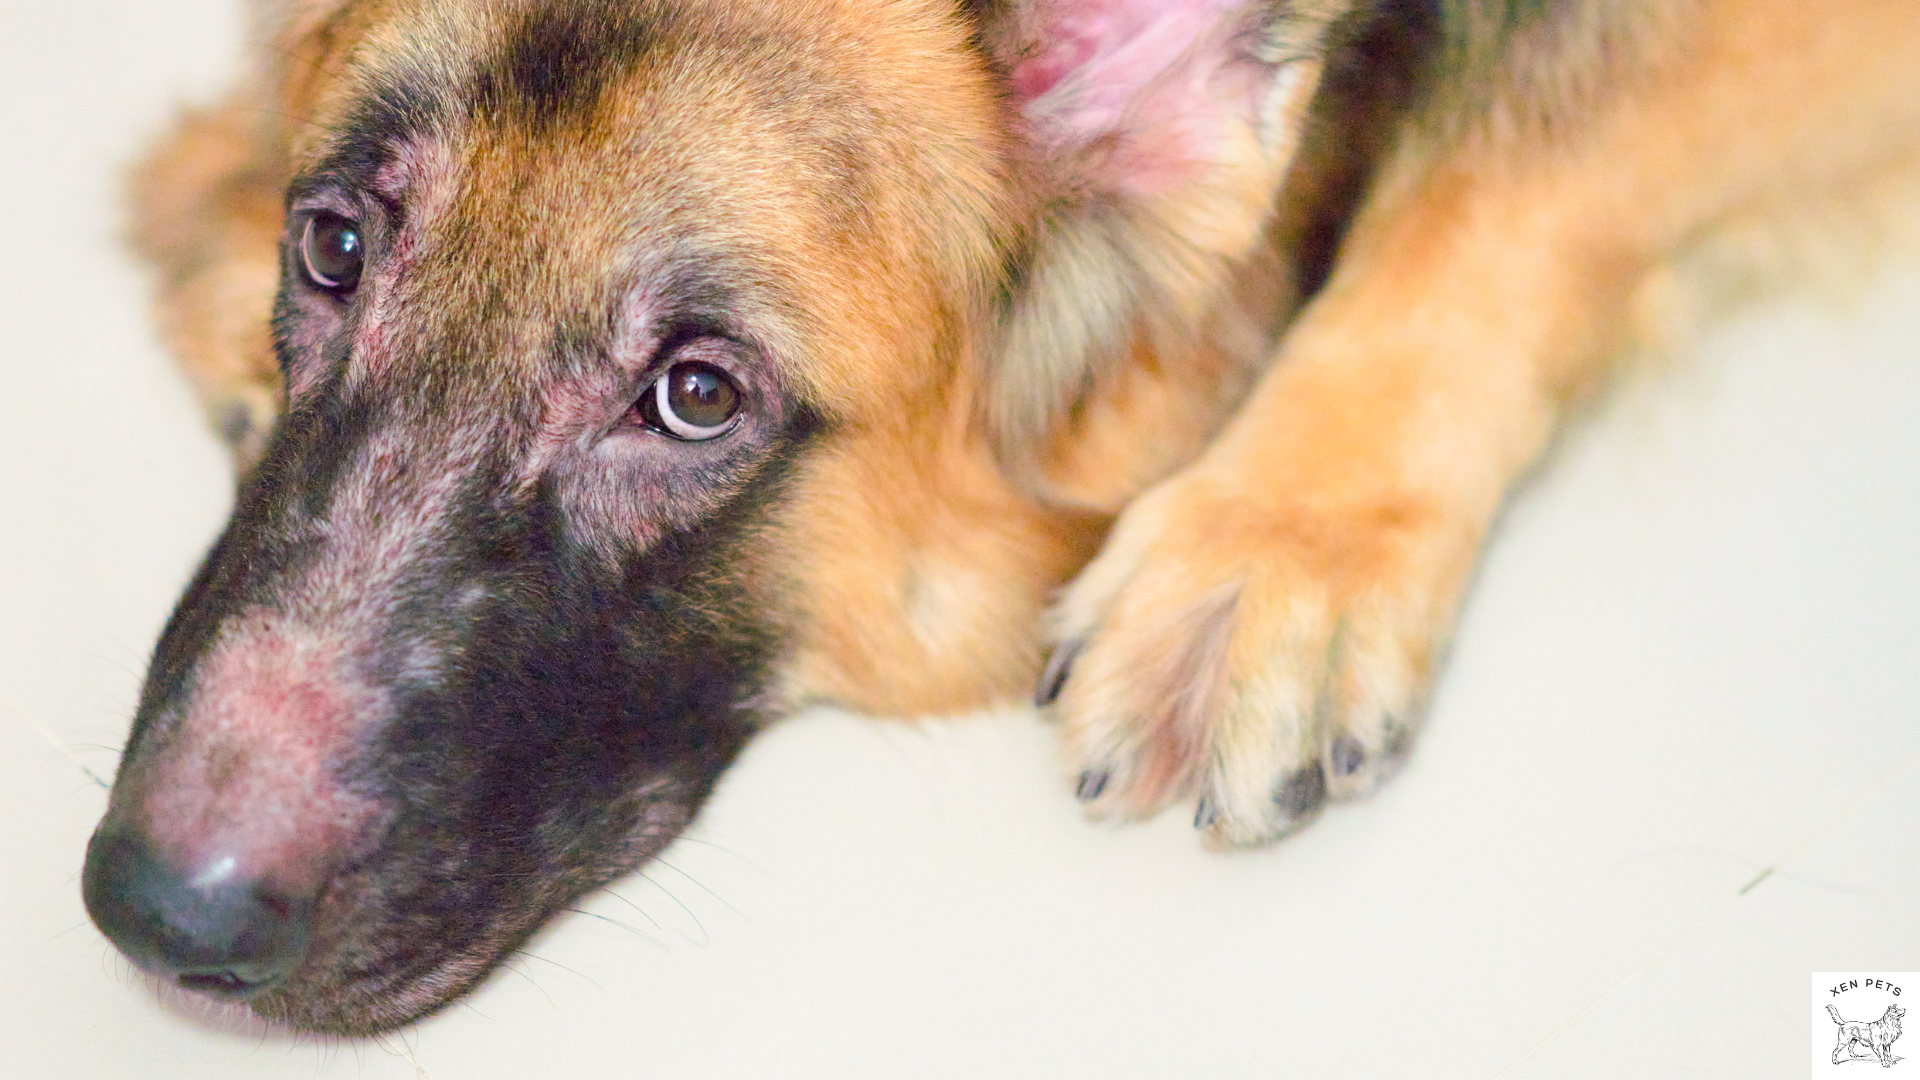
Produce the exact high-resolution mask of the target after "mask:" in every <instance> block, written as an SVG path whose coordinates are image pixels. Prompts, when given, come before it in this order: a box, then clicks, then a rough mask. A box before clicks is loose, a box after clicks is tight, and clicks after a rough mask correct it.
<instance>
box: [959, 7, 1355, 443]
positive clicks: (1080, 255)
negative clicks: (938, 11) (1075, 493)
mask: <svg viewBox="0 0 1920 1080" xmlns="http://www.w3.org/2000/svg"><path fill="white" fill-rule="evenodd" d="M977 6H978V9H979V10H980V12H981V16H980V17H981V19H982V25H983V39H984V41H985V43H986V46H987V49H988V52H989V53H990V54H991V55H993V56H994V58H995V59H996V60H997V62H998V63H999V65H1000V66H1001V68H1002V70H1003V72H1004V74H1005V78H1006V80H1007V85H1008V87H1009V91H1010V94H1011V98H1012V104H1013V106H1014V108H1015V110H1016V111H1017V116H1016V121H1015V122H1016V124H1017V125H1018V126H1019V127H1020V129H1021V131H1022V133H1023V135H1024V137H1025V138H1024V146H1025V149H1026V151H1027V152H1028V153H1029V155H1030V158H1029V161H1028V162H1027V165H1028V166H1029V173H1030V175H1031V176H1032V178H1033V179H1032V184H1031V186H1032V188H1033V193H1034V194H1035V196H1036V202H1035V206H1034V209H1033V212H1032V215H1031V216H1032V220H1031V225H1030V229H1029V231H1028V233H1027V234H1026V236H1025V237H1024V242H1023V243H1022V245H1021V246H1020V248H1019V249H1018V250H1017V251H1016V252H1015V255H1014V265H1013V266H1012V268H1011V271H1010V286H1009V288H1008V290H1007V292H1006V295H1005V297H1004V300H1003V302H1002V308H1001V310H1000V311H999V312H998V315H999V322H998V327H997V330H998V335H999V337H998V340H997V341H994V342H992V343H991V344H990V346H989V354H990V356H991V358H992V359H991V361H990V362H991V364H992V369H991V378H992V380H993V389H992V392H991V394H990V395H989V398H988V406H987V407H988V409H989V410H990V414H991V415H990V416H989V417H988V420H989V422H990V424H991V427H992V429H993V433H994V436H995V439H996V441H997V442H998V444H999V447H1000V450H1001V453H1002V457H1003V459H1004V460H1008V461H1009V462H1014V461H1018V460H1020V459H1022V458H1023V457H1026V456H1029V455H1030V453H1031V452H1032V449H1033V447H1034V445H1035V443H1036V442H1037V441H1038V440H1040V439H1042V438H1043V437H1045V436H1046V434H1047V433H1048V432H1049V431H1050V430H1051V429H1052V428H1053V427H1054V425H1055V423H1056V422H1057V421H1059V420H1060V419H1061V418H1062V417H1064V416H1065V415H1067V414H1068V413H1069V412H1070V411H1071V410H1072V409H1073V408H1074V407H1075V406H1076V405H1077V404H1078V403H1079V402H1080V401H1081V400H1082V399H1084V398H1085V396H1086V395H1088V394H1089V393H1090V392H1091V391H1092V390H1094V389H1095V388H1096V387H1097V386H1098V384H1099V383H1100V381H1101V378H1102V376H1103V375H1104V374H1106V373H1107V372H1109V371H1111V370H1112V369H1113V367H1114V366H1115V365H1116V364H1118V363H1119V362H1120V360H1121V358H1122V357H1123V356H1124V355H1125V354H1126V352H1127V350H1128V349H1129V346H1130V345H1131V343H1132V342H1134V340H1135V339H1136V338H1137V337H1138V336H1139V335H1142V334H1146V335H1150V336H1154V337H1163V338H1165V339H1167V340H1177V339H1179V338H1182V337H1190V336H1192V332H1193V325H1192V324H1193V322H1194V320H1196V319H1197V318H1199V317H1200V316H1201V314H1202V313H1203V312H1205V311H1206V310H1207V309H1208V308H1209V307H1210V306H1212V304H1213V303H1214V302H1215V300H1216V299H1217V297H1218V295H1219V293H1220V291H1221V290H1222V289H1223V288H1224V287H1225V286H1226V283H1227V280H1228V276H1229V273H1230V272H1231V270H1232V268H1233V267H1234V264H1235V263H1236V261H1238V260H1240V259H1243V258H1245V257H1246V256H1248V255H1249V253H1250V252H1252V251H1253V250H1254V249H1255V248H1256V246H1257V245H1258V244H1259V242H1260V239H1261V234H1262V231H1263V228H1264V227H1265V225H1266V224H1267V222H1268V220H1269V217H1270V215H1271V213H1272V207H1273V204H1274V199H1275V195H1276V192H1277V190H1278V187H1279V184H1280V181H1281V178H1282V176H1283V174H1284V173H1285V171H1286V167H1287V164H1288V162H1289V161H1290V160H1291V157H1292V155H1293V151H1294V148H1295V145H1296V141H1297V137H1298V134H1299V131H1300V128H1301V125H1302V122H1303V119H1304V116H1305V113H1306V107H1307V104H1308V102H1309V100H1310V99H1311V97H1312V95H1313V93H1314V91H1315V89H1316V87H1317V85H1318V82H1319V77H1320V71H1321V67H1322V63H1323V57H1324V53H1325V50H1326V47H1327V41H1328V38H1329V35H1330V32H1331V31H1332V29H1333V28H1334V26H1335V24H1336V23H1337V22H1338V21H1339V20H1340V19H1341V18H1342V17H1343V16H1345V15H1346V14H1347V13H1348V12H1349V11H1350V9H1352V8H1353V7H1354V6H1355V5H1354V3H1353V0H1292V2H1282V0H1251V2H1248V0H981V3H980V4H979V5H977Z"/></svg>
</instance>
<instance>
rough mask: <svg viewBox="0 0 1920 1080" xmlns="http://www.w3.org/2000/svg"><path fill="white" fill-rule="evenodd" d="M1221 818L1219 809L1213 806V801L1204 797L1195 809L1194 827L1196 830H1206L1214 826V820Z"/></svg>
mask: <svg viewBox="0 0 1920 1080" xmlns="http://www.w3.org/2000/svg"><path fill="white" fill-rule="evenodd" d="M1219 816H1220V809H1219V807H1216V806H1215V805H1213V800H1212V799H1209V798H1207V797H1206V796H1204V795H1202V796H1201V797H1200V802H1199V804H1198V805H1196V806H1195V807H1194V808H1193V827H1194V828H1196V829H1204V828H1206V827H1207V826H1209V825H1212V824H1213V823H1214V820H1215V819H1216V818H1218V817H1219Z"/></svg>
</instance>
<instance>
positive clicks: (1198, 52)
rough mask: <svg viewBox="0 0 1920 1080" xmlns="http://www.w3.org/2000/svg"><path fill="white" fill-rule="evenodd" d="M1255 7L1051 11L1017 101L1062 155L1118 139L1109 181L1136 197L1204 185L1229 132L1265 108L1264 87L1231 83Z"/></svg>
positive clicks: (1134, 3)
mask: <svg viewBox="0 0 1920 1080" xmlns="http://www.w3.org/2000/svg"><path fill="white" fill-rule="evenodd" d="M1245 6H1246V4H1245V0H1175V2H1166V0H1069V2H1065V3H1061V4H1059V5H1057V6H1055V7H1054V8H1052V9H1051V10H1049V11H1048V12H1047V13H1046V16H1045V25H1044V28H1043V33H1042V34H1041V38H1042V43H1041V45H1040V47H1039V49H1038V50H1037V51H1035V52H1034V53H1033V54H1031V55H1030V56H1028V57H1026V58H1025V59H1023V60H1022V61H1020V62H1019V63H1018V64H1016V65H1015V66H1014V69H1013V72H1012V75H1011V82H1012V86H1013V89H1014V93H1015V94H1016V95H1017V96H1018V97H1019V98H1020V99H1021V100H1022V101H1024V102H1026V115H1027V118H1028V119H1029V120H1030V121H1031V122H1032V123H1033V125H1034V127H1035V129H1036V130H1035V134H1036V135H1038V136H1039V137H1040V138H1041V139H1042V140H1043V141H1044V142H1046V143H1048V144H1050V145H1051V146H1052V147H1053V148H1054V149H1055V150H1056V151H1057V150H1063V149H1071V148H1078V147H1085V146H1089V145H1092V144H1094V143H1096V142H1098V141H1099V140H1101V139H1103V138H1107V137H1118V139H1119V144H1118V148H1117V149H1116V151H1115V152H1114V154H1113V155H1112V157H1111V158H1110V159H1109V160H1108V161H1107V162H1106V163H1105V169H1104V170H1103V174H1102V179H1103V180H1107V181H1109V182H1110V183H1111V184H1112V185H1113V186H1114V187H1116V188H1119V189H1121V190H1122V191H1125V192H1128V193H1132V194H1142V195H1145V194H1156V193H1159V192H1163V191H1165V190H1167V189H1168V188H1170V187H1173V186H1175V185H1177V184H1180V183H1183V182H1186V181H1189V180H1191V179H1193V178H1194V176H1195V174H1196V173H1198V172H1199V171H1201V170H1202V169H1204V168H1205V166H1206V165H1207V164H1209V162H1210V160H1211V159H1212V158H1213V157H1214V154H1213V153H1212V152H1211V151H1212V150H1213V148H1214V147H1215V146H1216V145H1217V144H1218V142H1219V140H1220V138H1221V137H1222V134H1223V132H1222V129H1223V128H1224V127H1225V126H1226V125H1227V124H1228V123H1231V122H1232V120H1233V119H1234V118H1238V117H1242V116H1245V115H1247V114H1248V112H1249V110H1250V109H1253V108H1256V107H1257V100H1256V99H1257V96H1258V94H1259V88H1258V86H1257V85H1255V84H1254V83H1253V82H1252V81H1250V80H1245V79H1232V78H1223V75H1224V74H1225V73H1226V69H1227V68H1228V67H1230V66H1231V64H1232V62H1233V60H1234V59H1235V58H1234V56H1233V52H1232V46H1231V42H1230V38H1231V37H1232V36H1233V35H1234V34H1235V33H1236V32H1237V31H1238V29H1239V26H1238V23H1237V20H1236V19H1235V18H1234V17H1233V15H1234V13H1235V12H1236V11H1237V10H1239V9H1241V8H1244V7H1245ZM1241 97H1244V98H1245V99H1246V100H1244V101H1241V102H1234V101H1232V100H1223V99H1232V98H1241ZM1236 106H1237V107H1236ZM1145 133H1151V135H1150V136H1149V135H1148V134H1145Z"/></svg>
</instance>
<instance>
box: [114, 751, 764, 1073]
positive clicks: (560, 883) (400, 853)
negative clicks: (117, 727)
mask: <svg viewBox="0 0 1920 1080" xmlns="http://www.w3.org/2000/svg"><path fill="white" fill-rule="evenodd" d="M744 738H745V733H744V731H740V732H737V733H735V735H734V736H733V737H732V738H731V739H715V740H713V750H714V753H713V755H712V759H711V760H710V761H709V762H708V763H706V766H705V767H697V766H695V765H694V764H693V763H691V762H688V763H685V764H683V766H682V767H680V768H679V769H677V770H675V773H674V774H672V775H664V776H661V777H658V778H656V779H655V780H653V781H651V782H641V783H639V784H637V785H636V786H635V788H634V790H633V794H632V795H631V797H629V798H626V799H619V800H614V801H612V802H611V803H595V804H593V805H587V804H582V805H581V806H579V807H577V808H559V809H555V808H553V807H551V806H549V807H547V808H545V809H544V810H542V811H541V812H539V813H537V814H534V815H531V816H528V815H524V814H520V813H516V812H514V811H513V810H512V809H511V808H510V807H509V808H508V809H507V812H506V813H504V814H489V813H488V807H489V806H493V807H498V806H499V803H500V801H501V800H502V796H501V795H499V794H498V793H497V792H496V793H495V794H493V795H492V796H490V797H485V798H482V799H480V800H478V801H477V802H472V803H465V804H461V805H455V806H451V807H442V809H441V812H438V813H433V814H426V813H421V812H420V808H419V807H417V806H408V805H407V803H408V801H409V800H407V799H405V798H400V799H397V800H394V801H392V802H390V803H389V804H388V805H387V806H386V807H384V808H383V809H382V811H381V812H380V813H378V814H376V815H374V816H373V817H370V818H369V819H367V820H368V821H369V823H370V824H371V825H373V827H374V829H375V830H376V831H377V833H378V835H379V839H378V840H377V841H376V842H373V843H371V844H367V843H361V844H353V843H349V844H348V845H347V847H346V848H344V849H342V848H336V847H333V846H331V845H324V844H323V845H322V846H321V847H319V848H317V849H313V851H314V857H315V858H316V859H317V860H319V861H321V862H324V861H326V860H328V859H329V857H330V854H329V853H337V852H339V851H341V850H345V851H346V852H347V854H346V855H345V856H344V857H341V858H338V859H337V860H335V864H334V865H333V866H332V867H330V868H328V869H324V870H320V871H314V872H308V873H307V874H306V876H305V877H304V878H301V877H299V876H297V875H296V874H294V873H292V872H289V871H288V870H287V868H286V867H285V866H284V860H282V863H281V864H276V863H275V861H274V858H273V857H272V853H271V852H267V853H266V854H259V855H252V856H250V855H248V854H247V853H246V851H245V850H244V846H243V845H241V844H239V843H238V842H237V841H235V840H232V839H229V840H227V841H225V846H224V847H221V846H219V845H216V847H215V848H214V849H206V848H203V850H211V851H212V853H211V854H205V855H203V856H202V857H200V858H199V859H197V860H184V861H183V860H181V859H180V858H179V857H178V856H177V855H175V854H173V853H172V852H174V851H177V850H178V849H179V845H177V844H172V845H169V844H167V843H166V842H165V841H164V840H156V839H155V838H154V837H155V836H156V835H160V836H163V837H164V836H166V832H165V827H164V821H165V820H166V815H165V814H161V815H159V817H160V820H161V821H162V824H161V825H160V826H158V827H156V826H154V825H153V824H151V822H152V821H153V820H154V817H155V815H153V814H151V813H147V814H143V813H142V810H143V807H144V806H147V805H151V803H150V802H146V801H143V800H141V799H139V795H140V794H141V791H140V789H141V788H142V787H143V786H144V785H143V784H142V783H141V782H140V781H139V779H138V778H137V777H136V779H135V781H134V782H133V783H132V784H130V785H129V787H128V790H129V792H130V794H129V795H128V797H127V798H125V799H123V800H122V805H120V806H118V807H116V808H115V810H114V811H113V812H110V813H109V815H108V817H107V818H106V819H105V820H104V821H103V822H102V824H101V827H100V829H99V830H98V831H97V832H96V834H95V836H94V839H93V842H92V844H91V845H90V847H89V850H88V858H87V866H86V871H85V874H84V892H85V896H86V901H87V906H88V910H89V912H90V914H91V915H92V916H93V919H94V921H95V922H96V924H98V925H99V926H100V928H101V929H102V930H103V931H104V932H105V933H106V934H107V936H108V937H109V938H110V939H111V940H113V942H114V943H115V944H116V945H117V946H119V947H120V948H121V950H122V951H123V952H124V953H126V954H127V955H128V957H129V958H130V959H132V960H133V961H134V963H135V964H136V965H137V966H138V967H140V968H142V969H143V970H145V971H147V972H149V973H150V974H152V975H154V976H156V977H157V978H159V979H160V980H162V981H163V982H165V983H168V984H171V985H173V986H176V987H178V988H180V989H183V990H187V991H192V992H195V993H197V994H203V995H208V996H211V997H213V998H216V999H220V1000H225V1001H229V1002H239V1003H244V1004H246V1005H247V1006H248V1007H250V1008H251V1009H252V1010H253V1011H254V1012H255V1013H257V1014H258V1015H260V1016H261V1017H262V1018H264V1019H266V1020H268V1021H269V1022H271V1023H274V1024H277V1025H282V1026H286V1027H289V1028H294V1029H299V1030H305V1031H316V1032H324V1033H332V1034H343V1035H366V1034H371V1033H375V1032H378V1031H381V1030H385V1029H387V1028H391V1027H394V1026H397V1025H400V1024H404V1023H408V1022H411V1021H413V1020H416V1019H419V1018H421V1017H423V1016H425V1015H427V1014H429V1013H432V1012H434V1011H435V1010H437V1009H439V1008H440V1007H442V1006H444V1005H446V1004H448V1003H450V1002H451V1001H453V1000H455V999H457V998H459V997H460V996H462V995H463V994H465V993H466V992H468V991H469V990H470V989H472V988H473V987H474V986H475V985H476V984H478V983H479V982H480V981H481V980H482V979H484V978H485V976H486V975H487V974H488V973H489V972H490V971H492V970H493V969H494V968H495V967H497V966H498V965H499V964H501V963H502V962H503V961H505V960H506V959H507V958H508V957H510V956H511V955H512V953H513V952H514V951H515V950H516V949H517V948H519V947H520V945H521V944H523V943H524V942H525V941H526V940H527V939H528V938H529V937H530V936H531V935H532V934H534V933H535V932H536V931H537V930H538V929H540V928H541V927H542V926H543V925H544V924H545V923H546V922H548V921H549V920H550V919H552V918H553V917H554V916H555V915H557V914H559V913H560V912H562V911H563V910H565V909H566V908H568V907H569V906H570V905H572V904H573V903H575V902H576V901H577V900H578V899H579V898H580V897H581V896H583V895H585V894H587V893H589V892H591V891H593V890H594V889H596V888H599V887H601V886H602V885H605V884H606V883H608V882H609V881H611V880H613V879H614V878H617V877H618V876H619V875H621V874H623V873H625V872H628V871H630V870H633V869H635V868H637V867H639V866H640V865H642V864H643V863H645V862H646V861H648V860H649V859H651V858H652V857H653V856H655V855H656V854H658V853H659V852H660V851H661V850H662V849H663V848H665V847H666V846H667V845H668V844H669V843H671V842H672V840H673V839H674V838H675V837H676V836H677V835H678V834H679V833H680V832H681V831H682V830H683V829H684V828H685V826H686V825H687V823H688V822H689V821H690V820H691V819H692V817H693V815H694V814H695V813H696V812H697V810H698V809H699V807H700V805H701V803H702V802H703V801H704V800H705V798H706V796H707V794H708V793H709V791H710V789H711V784H712V780H713V778H714V777H716V776H717V775H718V773H719V771H720V769H721V768H722V767H723V766H724V765H725V763H726V760H727V759H728V758H730V757H731V754H732V751H733V750H735V749H737V748H738V746H739V744H740V743H741V742H742V741H744ZM158 763H159V764H161V765H165V764H167V762H166V759H165V756H162V757H161V758H160V759H159V761H158ZM143 818H144V819H145V820H146V821H148V822H149V824H148V825H147V826H146V827H144V828H143V827H140V826H138V825H136V824H135V822H137V821H140V820H142V819H143ZM225 835H226V836H227V837H229V838H233V837H239V836H240V835H241V834H237V833H233V832H228V833H227V834H225ZM356 847H358V848H363V849H366V850H364V851H355V850H354V848H356ZM223 850H224V851H229V852H234V853H235V854H220V853H219V852H220V851H223ZM255 850H256V851H265V850H266V849H261V848H257V847H256V849H255Z"/></svg>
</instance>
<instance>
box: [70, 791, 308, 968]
mask: <svg viewBox="0 0 1920 1080" xmlns="http://www.w3.org/2000/svg"><path fill="white" fill-rule="evenodd" d="M81 893H82V895H83V896H84V897H85V898H86V903H87V914H88V915H90V916H92V917H93V922H94V925H96V926H98V927H99V928H100V930H101V932H102V933H104V934H106V935H107V938H108V940H110V941H112V942H113V943H114V944H115V945H117V946H119V948H120V951H121V952H124V953H126V954H127V958H128V959H130V960H132V961H133V962H134V963H135V964H136V965H138V966H139V967H141V968H144V969H145V970H147V971H150V972H153V973H155V974H157V975H160V976H162V977H164V978H169V979H172V980H174V981H176V982H178V983H179V984H180V985H181V986H183V987H186V988H187V989H189V990H199V991H203V992H206V993H210V994H217V995H220V996H222V997H229V998H244V997H249V996H251V995H254V994H257V993H259V992H261V991H263V990H266V989H268V988H269V987H271V986H273V985H274V984H275V983H277V982H279V981H280V980H281V979H284V978H286V977H287V975H288V974H290V973H291V972H292V971H293V969H294V968H295V967H297V966H299V964H300V960H301V958H302V957H303V956H304V955H305V954H306V951H307V934H308V916H309V914H310V913H311V910H312V907H313V905H312V904H311V903H310V902H309V901H307V900H303V899H301V898H297V897H290V896H286V895H284V894H282V893H279V892H276V891H274V890H271V889H268V888H266V887H264V886H263V885H262V883H261V882H259V881H258V880H256V879H255V878H253V877H252V875H250V874H249V873H248V872H247V871H246V869H245V868H244V867H242V866H241V865H239V862H238V860H237V859H235V858H233V857H219V856H216V857H215V858H213V859H211V860H209V861H208V862H207V864H206V865H204V866H201V867H196V868H192V869H188V870H181V869H178V868H176V867H173V866H169V865H167V863H166V861H165V860H163V859H161V858H160V857H158V856H157V855H156V854H155V852H154V850H153V848H152V846H151V845H150V844H148V843H147V841H146V839H145V838H144V837H142V836H141V835H140V834H139V833H138V832H136V831H133V830H129V829H125V828H121V827H117V826H113V825H110V824H108V823H105V822H103V823H102V824H101V826H100V829H99V831H97V832H95V833H94V834H93V841H92V842H91V843H89V844H88V845H87V868H86V872H85V873H84V874H83V875H82V877H81Z"/></svg>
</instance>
